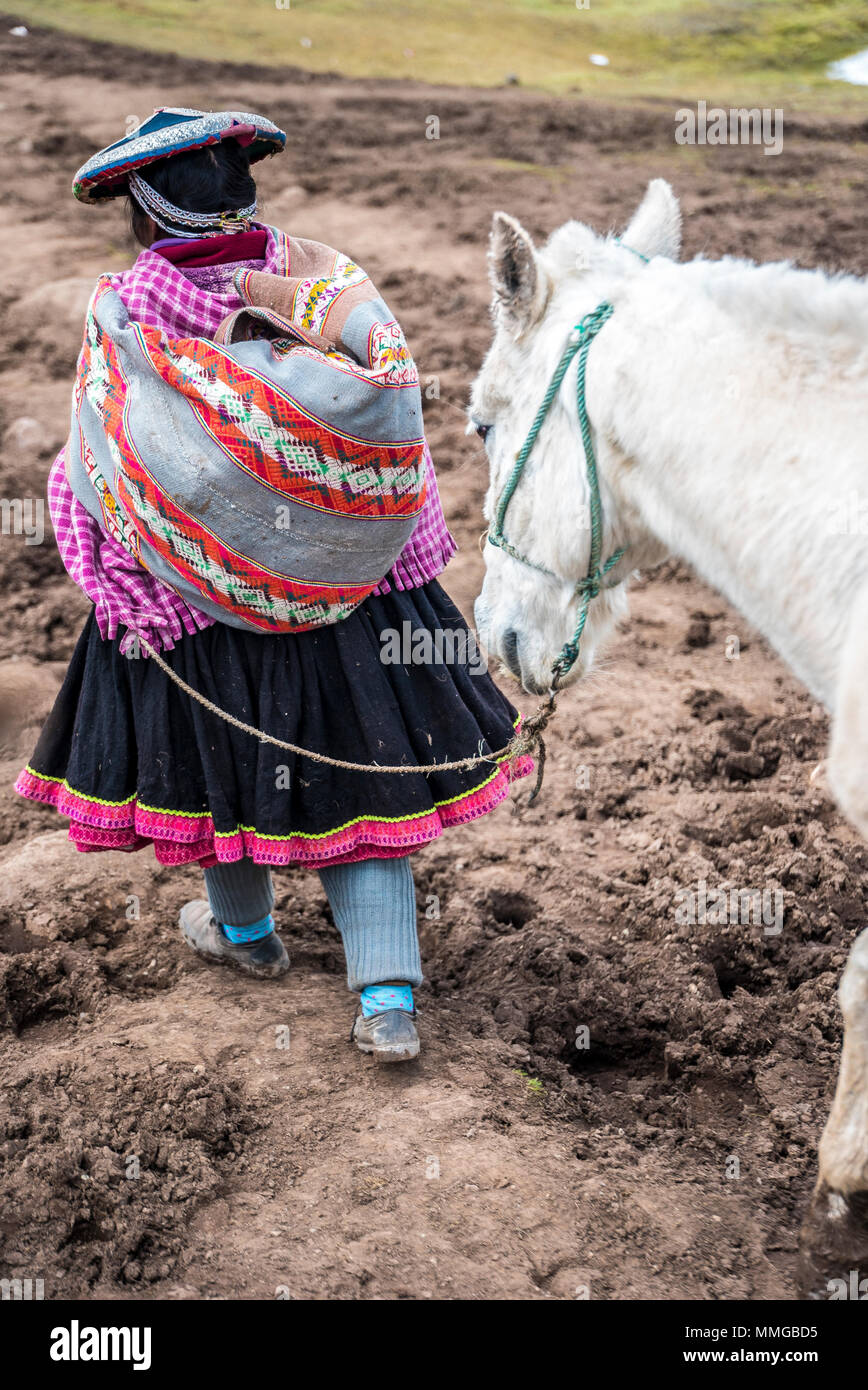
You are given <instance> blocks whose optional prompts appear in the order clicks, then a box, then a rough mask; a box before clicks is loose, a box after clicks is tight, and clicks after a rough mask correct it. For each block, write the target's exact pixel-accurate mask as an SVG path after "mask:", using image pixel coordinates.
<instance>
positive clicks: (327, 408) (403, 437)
mask: <svg viewBox="0 0 868 1390" xmlns="http://www.w3.org/2000/svg"><path fill="white" fill-rule="evenodd" d="M286 240H287V250H288V255H287V256H286V257H285V258H284V260H285V263H286V264H287V265H288V266H289V267H290V269H291V272H292V273H291V275H287V276H286V278H284V277H282V276H276V275H270V274H265V273H264V272H258V271H240V272H239V274H238V276H237V277H236V281H235V283H236V288H237V290H238V292H239V295H240V297H241V299H242V302H243V307H242V308H240V309H239V310H237V311H236V312H235V313H234V314H232V315H231V316H230V317H229V318H228V319H226V320H224V322H223V323H222V324H221V326H220V329H219V331H218V333H217V334H216V336H215V340H214V341H210V340H208V339H204V338H183V339H179V338H172V337H170V336H168V335H166V334H165V333H163V332H161V331H160V330H158V329H156V328H152V327H148V326H147V325H145V324H140V323H135V322H133V321H132V320H131V319H130V318H129V315H128V314H127V311H126V309H125V307H124V304H123V301H122V300H121V297H120V295H119V294H118V293H117V291H116V290H115V289H114V288H113V284H112V279H111V277H110V276H103V277H102V278H101V279H100V281H99V282H98V284H97V287H96V289H95V291H94V294H93V297H92V299H91V303H90V307H89V309H88V314H87V321H86V325H85V335H84V344H83V347H82V351H81V354H80V357H79V362H78V371H77V375H76V382H75V387H74V391H73V412H72V432H71V437H70V444H69V448H68V451H67V471H68V476H69V481H70V484H71V487H72V489H73V491H74V492H75V495H76V496H77V497H78V498H79V500H80V501H81V502H82V504H83V505H84V506H85V507H86V508H87V509H88V510H89V511H90V512H91V514H92V515H93V516H95V517H96V519H97V520H98V521H99V522H100V524H101V526H102V528H103V530H104V531H105V532H106V533H107V534H108V535H110V536H112V537H114V538H115V539H116V540H118V541H120V542H121V544H123V545H124V546H125V547H126V548H127V550H129V551H130V553H131V554H133V555H134V556H135V558H136V559H137V560H138V561H139V562H140V563H141V564H142V565H143V566H144V567H145V568H146V569H147V570H149V571H150V572H151V573H152V574H154V575H156V576H157V578H159V579H161V580H164V581H165V582H166V583H168V584H170V585H172V587H173V588H175V589H176V590H177V591H178V592H179V593H180V594H181V595H182V597H183V598H185V599H186V600H187V601H189V602H190V603H191V604H193V605H194V606H195V607H198V608H199V609H201V610H202V611H203V612H205V613H208V614H210V615H211V616H213V617H216V618H219V619H220V620H221V621H223V622H226V623H230V624H232V625H234V626H236V627H245V628H253V629H256V630H257V631H262V632H287V631H299V632H300V631H304V630H306V629H308V628H315V627H320V626H322V625H323V624H327V623H334V622H338V621H339V620H340V619H342V618H344V617H346V616H347V615H348V614H349V613H351V612H352V611H353V609H354V608H356V607H357V605H358V604H359V603H361V602H362V601H363V600H364V599H365V598H366V597H367V596H368V594H370V593H371V592H372V590H373V589H374V588H375V587H376V586H377V584H378V583H379V581H380V580H381V579H382V578H383V576H384V575H385V574H386V573H387V572H388V571H389V569H390V568H391V566H392V565H393V564H394V562H395V560H396V559H397V558H398V556H399V554H400V553H401V550H402V549H403V547H404V545H405V543H406V542H407V540H408V539H409V537H410V535H411V533H412V531H413V529H414V526H415V524H416V520H417V518H418V515H419V512H420V510H421V507H422V504H423V502H424V494H425V452H424V439H423V430H422V403H421V394H420V390H419V380H418V375H417V372H416V367H415V364H414V362H413V360H412V358H411V356H410V353H409V351H408V349H407V345H406V343H405V341H404V337H403V334H402V332H401V329H400V327H399V326H398V324H397V323H396V322H395V320H394V318H393V317H392V316H391V314H390V313H389V310H388V309H387V307H386V305H385V304H384V302H383V300H382V299H381V298H380V297H379V295H378V293H377V291H376V289H375V288H374V286H373V285H372V283H371V281H370V280H369V278H368V277H367V275H365V273H364V271H362V270H360V269H359V267H358V266H356V265H354V264H353V263H352V261H349V260H348V259H347V258H346V257H344V256H341V255H340V254H339V253H338V252H336V251H334V250H332V249H331V248H330V247H327V246H322V245H320V244H319V243H317V242H310V241H301V240H298V239H295V238H287V239H286Z"/></svg>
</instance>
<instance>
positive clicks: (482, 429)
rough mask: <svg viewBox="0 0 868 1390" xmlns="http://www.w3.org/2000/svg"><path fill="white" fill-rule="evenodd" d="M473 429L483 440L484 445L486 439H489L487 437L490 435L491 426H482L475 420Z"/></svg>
mask: <svg viewBox="0 0 868 1390" xmlns="http://www.w3.org/2000/svg"><path fill="white" fill-rule="evenodd" d="M473 427H474V429H475V430H476V433H477V434H478V435H479V438H480V439H481V440H482V442H483V444H484V443H485V440H486V437H487V435H488V431H489V430H490V429H491V426H490V425H480V423H479V421H478V420H474V421H473Z"/></svg>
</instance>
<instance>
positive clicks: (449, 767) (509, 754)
mask: <svg viewBox="0 0 868 1390" xmlns="http://www.w3.org/2000/svg"><path fill="white" fill-rule="evenodd" d="M136 639H137V641H138V644H139V646H140V647H142V648H143V650H144V651H145V652H146V653H147V654H148V656H149V657H150V658H151V660H152V661H154V662H155V663H156V665H157V666H159V668H160V670H161V671H164V672H165V674H166V675H167V676H168V677H169V679H170V680H172V681H174V683H175V685H177V686H178V687H179V688H180V689H181V690H183V691H184V693H185V695H189V696H190V699H191V700H195V701H196V702H197V704H200V705H201V706H202V708H203V709H206V710H208V711H209V712H210V713H211V714H216V715H217V716H218V718H220V719H222V720H223V721H224V722H225V723H226V724H231V725H233V727H234V728H236V729H240V730H241V732H242V733H245V734H252V735H253V737H254V738H257V739H259V741H260V742H261V743H270V744H272V745H273V746H274V747H275V748H282V749H283V750H284V751H285V752H287V753H297V754H298V755H299V756H300V757H303V758H310V760H311V762H315V763H326V764H327V765H328V766H329V767H340V768H343V769H344V771H345V772H389V773H397V774H401V773H408V772H413V773H420V772H421V773H424V774H425V775H428V774H430V773H432V772H460V771H469V770H470V769H471V768H474V767H479V766H480V764H482V763H501V762H513V761H514V759H516V758H520V757H522V756H524V755H525V754H531V753H532V752H533V750H534V749H535V748H536V747H537V745H538V742H539V735H540V733H541V732H542V730H543V729H544V728H545V725H546V724H547V723H548V719H549V718H550V716H551V710H549V708H548V702H546V701H544V702H543V704H542V705H540V707H539V709H538V710H537V711H536V713H535V714H532V715H531V716H530V717H529V718H528V719H526V720H524V721H523V723H522V725H521V727H520V728H519V729H517V730H516V732H515V734H513V736H512V738H511V739H510V741H509V743H507V744H504V746H503V748H499V749H498V750H497V752H495V753H478V754H476V755H475V756H474V757H470V758H456V759H454V760H453V761H451V762H444V763H399V764H396V765H395V766H392V767H389V766H384V765H382V764H380V763H352V762H347V761H345V760H344V759H343V758H330V757H329V756H328V754H326V753H315V752H314V751H313V750H312V749H310V748H301V747H300V746H299V745H298V744H297V743H290V742H288V740H286V739H282V738H275V736H274V735H273V734H267V733H265V731H264V730H263V729H257V728H256V727H255V725H253V724H245V722H244V720H243V719H236V717H235V715H234V714H229V713H228V712H227V711H226V710H225V709H221V708H220V706H219V705H215V704H214V702H213V701H212V700H209V699H208V698H207V697H206V696H205V695H203V694H201V692H200V691H198V690H194V688H193V686H192V685H188V684H187V682H186V681H185V680H182V678H181V677H180V676H179V675H178V673H177V672H176V671H173V670H172V668H171V666H170V665H169V663H168V662H167V661H164V660H163V658H162V657H161V656H160V654H159V652H157V651H155V650H154V648H153V647H152V646H151V644H150V642H147V641H146V640H145V638H144V637H142V636H140V635H139V634H138V633H137V634H136ZM543 715H545V718H542V716H543Z"/></svg>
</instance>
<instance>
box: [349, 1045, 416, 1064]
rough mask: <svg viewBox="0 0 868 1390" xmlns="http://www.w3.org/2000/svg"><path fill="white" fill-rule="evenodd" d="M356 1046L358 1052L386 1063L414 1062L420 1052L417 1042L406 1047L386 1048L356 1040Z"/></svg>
mask: <svg viewBox="0 0 868 1390" xmlns="http://www.w3.org/2000/svg"><path fill="white" fill-rule="evenodd" d="M356 1047H357V1048H358V1049H359V1051H360V1052H364V1054H365V1056H367V1057H371V1056H372V1057H373V1058H374V1060H375V1061H377V1062H383V1063H385V1064H386V1065H388V1064H390V1063H392V1062H415V1060H416V1058H417V1057H418V1056H419V1052H420V1047H419V1043H418V1042H417V1043H415V1044H413V1043H410V1044H408V1045H407V1046H406V1047H405V1046H401V1047H388V1048H387V1047H374V1045H373V1043H360V1042H357V1043H356Z"/></svg>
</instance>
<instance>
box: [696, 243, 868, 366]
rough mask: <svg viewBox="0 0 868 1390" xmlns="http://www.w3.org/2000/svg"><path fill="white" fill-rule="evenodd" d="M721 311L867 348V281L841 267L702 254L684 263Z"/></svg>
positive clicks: (777, 328) (767, 327)
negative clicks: (806, 267)
mask: <svg viewBox="0 0 868 1390" xmlns="http://www.w3.org/2000/svg"><path fill="white" fill-rule="evenodd" d="M685 269H686V270H687V272H688V274H694V275H695V276H696V277H697V279H698V280H699V281H700V283H701V285H702V287H703V289H704V291H705V293H706V294H707V295H708V296H709V298H711V299H712V300H714V302H715V303H716V304H717V305H718V306H719V307H720V308H721V309H723V310H724V312H726V313H728V314H731V315H733V316H737V317H738V318H742V319H744V320H746V321H748V322H749V323H751V324H752V325H753V326H756V325H757V324H760V325H761V326H762V329H763V331H764V332H768V331H772V332H775V331H777V332H782V333H789V334H797V335H799V336H813V337H820V338H823V339H824V340H825V341H827V342H828V341H829V340H830V339H838V340H840V341H841V342H842V344H843V343H844V342H846V343H847V344H848V345H851V344H856V345H858V346H859V347H862V348H868V281H866V280H864V279H860V278H859V277H858V276H856V275H849V274H847V273H846V272H844V271H835V272H830V271H827V270H822V269H814V270H802V269H800V268H798V267H797V266H794V265H793V264H792V263H791V262H790V261H773V262H771V263H770V264H768V265H757V264H756V263H755V262H754V261H747V260H739V259H737V258H736V257H734V256H725V257H724V258H723V260H720V261H708V260H706V259H705V258H704V257H702V256H698V257H697V258H696V259H695V260H693V261H689V262H687V263H686V265H685Z"/></svg>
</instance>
